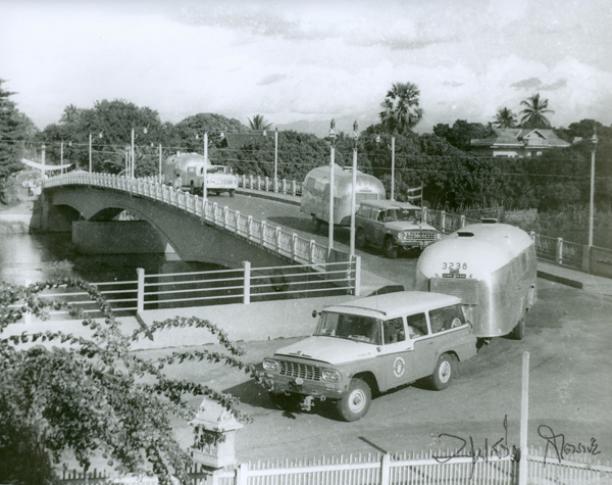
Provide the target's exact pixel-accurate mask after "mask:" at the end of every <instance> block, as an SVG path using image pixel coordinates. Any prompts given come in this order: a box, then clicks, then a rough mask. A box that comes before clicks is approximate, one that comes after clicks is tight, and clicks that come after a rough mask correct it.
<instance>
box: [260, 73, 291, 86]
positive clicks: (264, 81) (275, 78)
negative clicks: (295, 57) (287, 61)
mask: <svg viewBox="0 0 612 485" xmlns="http://www.w3.org/2000/svg"><path fill="white" fill-rule="evenodd" d="M286 77H287V76H286V75H285V74H270V75H268V76H265V77H263V78H261V79H260V80H259V81H257V85H258V86H267V85H268V84H274V83H277V82H279V81H282V80H283V79H285V78H286Z"/></svg>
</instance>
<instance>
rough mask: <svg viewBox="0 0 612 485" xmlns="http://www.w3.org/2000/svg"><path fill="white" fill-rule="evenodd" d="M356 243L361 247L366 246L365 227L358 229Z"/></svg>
mask: <svg viewBox="0 0 612 485" xmlns="http://www.w3.org/2000/svg"><path fill="white" fill-rule="evenodd" d="M355 244H356V245H357V247H358V248H359V249H363V248H365V245H366V235H365V231H364V230H363V229H357V234H356V236H355Z"/></svg>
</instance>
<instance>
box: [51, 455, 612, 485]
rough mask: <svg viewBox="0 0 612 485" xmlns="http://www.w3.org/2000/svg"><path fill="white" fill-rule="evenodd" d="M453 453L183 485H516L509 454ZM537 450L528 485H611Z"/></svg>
mask: <svg viewBox="0 0 612 485" xmlns="http://www.w3.org/2000/svg"><path fill="white" fill-rule="evenodd" d="M452 453H453V451H452V450H445V451H443V452H442V451H438V452H435V453H433V452H431V451H426V452H401V453H393V454H384V455H380V454H372V453H369V454H345V455H338V456H323V457H316V458H312V457H311V458H307V457H304V458H298V459H271V460H265V461H261V460H260V461H256V462H250V463H243V464H241V465H240V466H238V467H236V468H235V469H231V470H218V471H215V472H211V471H208V472H207V471H205V470H204V469H202V468H197V467H194V469H193V470H192V471H191V472H190V474H189V475H190V479H189V481H188V482H187V483H186V485H456V484H458V485H461V484H465V485H481V484H487V485H518V477H519V473H518V472H519V469H518V467H519V463H518V461H516V460H515V458H514V457H513V456H512V455H511V454H510V453H508V454H505V455H500V456H497V455H495V454H493V453H491V454H489V456H486V457H485V456H482V455H481V456H479V457H477V458H473V457H470V456H461V457H454V458H450V459H448V460H441V459H440V458H438V459H436V458H434V457H436V456H437V457H440V456H449V455H451V454H452ZM544 456H545V454H544V453H543V451H542V450H541V449H531V450H530V452H529V456H528V460H527V462H528V465H527V470H528V473H527V477H528V480H527V483H528V484H529V485H552V484H560V485H609V484H610V483H612V464H611V463H609V462H606V463H595V462H594V461H593V459H588V458H586V457H584V456H583V458H584V462H583V463H580V462H576V461H566V460H563V461H561V462H559V461H557V460H556V459H551V457H550V456H548V458H547V460H546V461H545V459H544ZM103 478H105V479H107V480H108V475H106V474H104V473H100V472H98V471H96V470H92V471H90V472H88V473H87V474H85V473H78V472H74V471H73V472H68V471H64V474H63V480H62V483H64V484H66V485H67V484H69V483H70V484H73V485H81V484H84V483H100V482H101V481H102V480H103ZM111 483H140V484H142V485H156V484H157V480H156V479H155V478H154V477H144V476H143V477H140V479H139V480H138V481H135V482H132V481H130V482H127V481H125V479H121V478H118V479H115V480H111Z"/></svg>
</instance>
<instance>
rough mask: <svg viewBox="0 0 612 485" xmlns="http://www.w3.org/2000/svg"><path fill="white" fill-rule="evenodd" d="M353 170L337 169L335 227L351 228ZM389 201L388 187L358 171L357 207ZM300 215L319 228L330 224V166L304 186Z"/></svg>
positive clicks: (310, 174)
mask: <svg viewBox="0 0 612 485" xmlns="http://www.w3.org/2000/svg"><path fill="white" fill-rule="evenodd" d="M352 184H353V176H352V169H351V168H350V167H348V168H342V167H341V166H340V165H334V217H333V218H334V220H333V223H334V224H335V225H348V224H350V220H351V191H352ZM384 198H385V187H384V185H383V184H382V182H381V181H380V180H378V179H377V178H376V177H374V176H372V175H368V174H365V173H363V172H360V171H357V186H356V193H355V207H359V204H360V202H362V201H364V200H378V199H384ZM300 211H301V212H303V213H304V214H308V215H309V216H311V217H312V219H313V221H314V222H315V223H316V224H317V225H319V224H320V223H321V222H325V223H328V222H329V166H327V165H325V166H322V167H317V168H313V169H312V170H311V171H310V172H308V174H306V177H305V178H304V183H303V186H302V198H301V203H300Z"/></svg>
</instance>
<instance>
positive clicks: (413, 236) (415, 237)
mask: <svg viewBox="0 0 612 485" xmlns="http://www.w3.org/2000/svg"><path fill="white" fill-rule="evenodd" d="M406 240H407V241H435V240H436V232H435V231H408V232H407V233H406Z"/></svg>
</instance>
